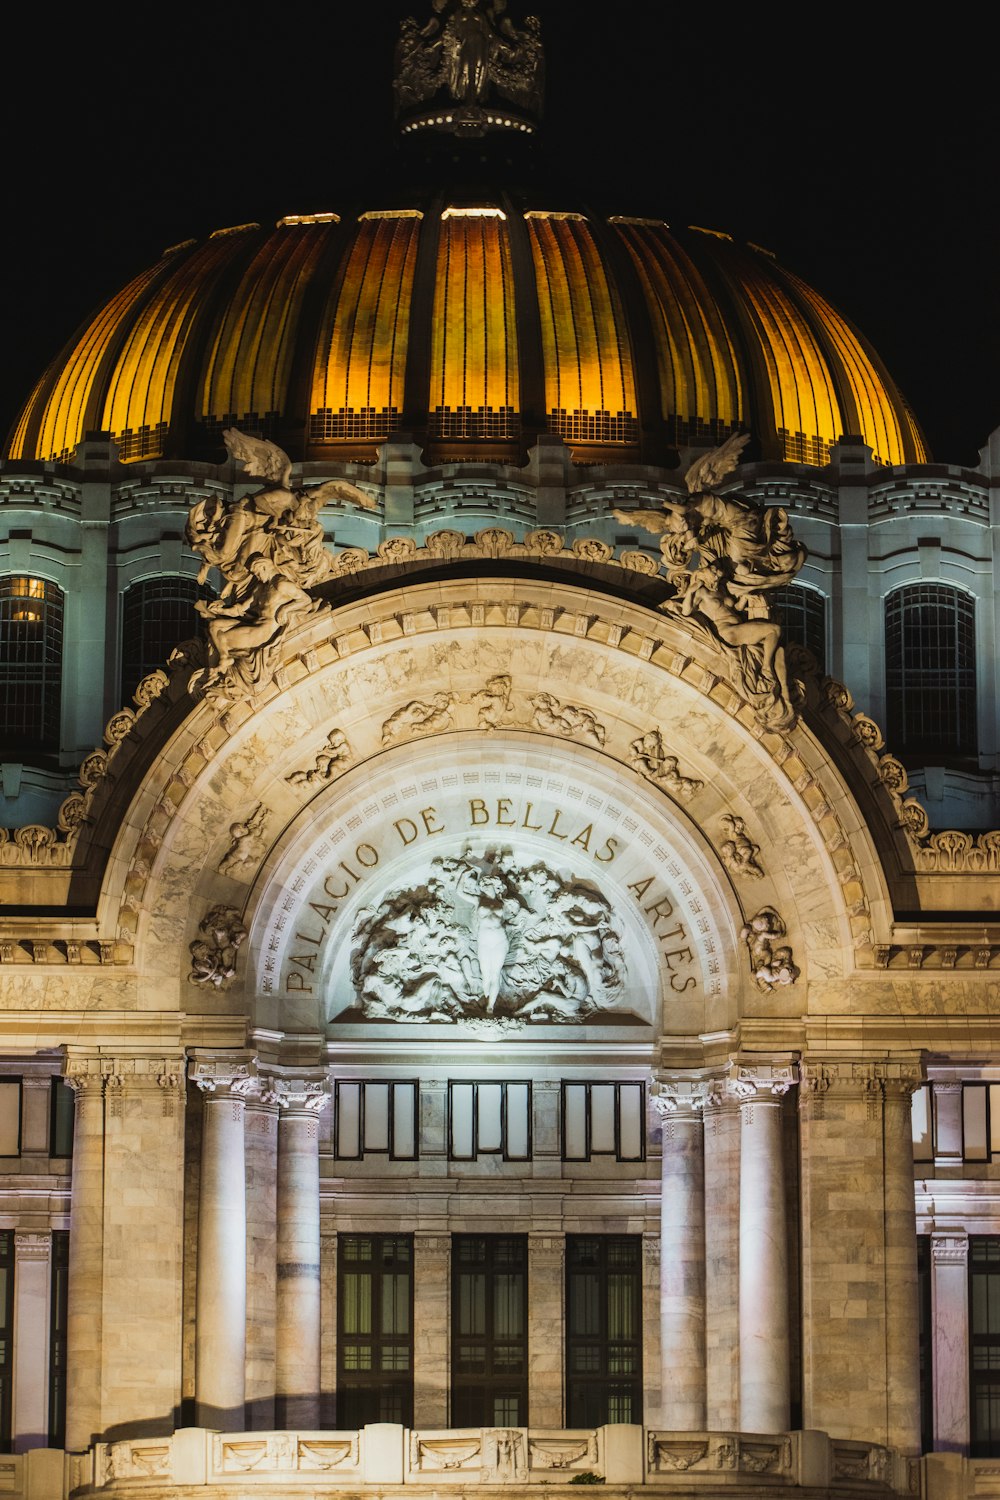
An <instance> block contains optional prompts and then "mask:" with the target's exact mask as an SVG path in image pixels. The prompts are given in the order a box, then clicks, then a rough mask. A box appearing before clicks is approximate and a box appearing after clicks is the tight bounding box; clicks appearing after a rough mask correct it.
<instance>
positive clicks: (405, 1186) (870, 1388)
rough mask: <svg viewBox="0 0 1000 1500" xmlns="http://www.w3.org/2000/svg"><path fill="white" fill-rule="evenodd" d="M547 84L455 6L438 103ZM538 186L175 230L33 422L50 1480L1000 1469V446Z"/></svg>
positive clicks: (707, 236)
mask: <svg viewBox="0 0 1000 1500" xmlns="http://www.w3.org/2000/svg"><path fill="white" fill-rule="evenodd" d="M541 70H542V60H541V52H540V41H539V31H538V28H537V26H536V25H535V24H534V23H532V22H525V24H524V26H523V27H521V26H520V25H517V24H515V23H514V22H513V21H511V20H510V18H508V17H507V16H506V12H505V9H504V7H503V6H502V5H498V4H494V5H492V6H490V7H487V6H484V5H481V4H479V3H477V0H461V3H460V4H458V5H448V4H443V5H441V6H439V7H436V8H435V15H434V17H433V18H432V20H431V21H430V22H428V23H427V24H426V25H425V26H424V27H422V28H418V27H417V26H416V23H414V24H413V25H412V26H409V27H404V30H403V33H402V35H401V38H400V48H399V56H398V58H397V74H396V77H397V85H396V100H397V107H398V111H399V117H400V124H401V128H402V130H403V132H404V134H405V135H406V136H407V137H408V138H410V140H411V143H412V142H414V141H416V142H419V143H421V149H423V144H422V143H423V142H425V141H431V143H432V146H433V142H435V141H436V140H438V139H439V138H441V139H445V140H447V141H448V142H449V143H450V144H451V143H453V142H454V139H455V138H456V137H457V138H458V139H459V141H460V140H461V138H462V137H466V138H469V139H472V140H473V141H475V142H476V143H479V144H481V143H482V142H484V141H486V142H497V141H498V142H500V143H501V145H502V148H503V150H504V151H506V150H507V149H508V147H509V146H510V143H511V142H515V143H520V144H523V143H524V141H525V140H528V139H530V137H531V136H532V134H533V132H534V130H535V125H536V122H537V113H538V104H539V97H540V88H541ZM514 180H515V179H514V178H513V177H511V178H507V179H505V183H504V187H503V190H502V191H497V190H495V187H494V186H491V185H490V184H489V183H488V182H486V183H484V184H483V185H482V187H481V189H479V190H477V191H476V192H475V193H473V192H472V191H471V190H470V189H469V187H468V185H467V184H465V185H463V186H461V187H459V186H451V185H449V183H448V182H446V181H444V180H442V185H441V187H440V189H439V190H436V191H435V192H433V193H431V192H422V193H420V194H418V193H416V192H408V190H407V188H406V186H405V184H404V185H403V186H401V187H400V189H399V191H398V193H397V194H396V195H395V198H394V200H393V202H390V203H388V205H386V204H380V205H375V206H374V207H373V208H372V207H361V208H359V207H357V206H354V207H351V206H350V205H346V204H340V205H335V207H334V208H331V210H330V211H329V212H328V213H323V214H312V215H306V216H301V215H300V216H291V217H289V218H287V219H284V220H282V221H281V222H280V223H279V224H278V225H277V226H276V227H275V228H274V229H273V230H270V229H268V230H265V229H262V228H261V227H260V226H258V225H244V226H238V227H237V228H235V229H228V230H220V231H219V232H218V233H217V234H216V235H213V236H212V237H211V238H210V239H209V240H208V241H207V242H206V243H205V244H203V245H196V244H193V243H186V244H183V245H180V246H176V247H174V248H173V249H172V250H170V251H168V252H167V253H166V254H165V255H164V257H163V259H162V260H161V261H160V262H159V263H158V264H157V265H156V266H154V267H152V268H151V269H150V270H149V271H146V272H143V273H141V274H140V275H138V276H137V277H136V278H135V280H134V281H133V282H132V283H131V284H130V285H129V286H127V287H126V288H124V289H123V290H122V292H121V293H120V294H118V295H117V296H116V297H115V298H113V299H112V300H111V301H110V302H109V303H108V304H107V305H106V306H105V307H104V308H102V309H101V310H100V311H99V312H98V313H97V314H96V315H95V316H94V318H93V319H92V320H91V321H90V322H89V323H88V324H87V325H85V327H84V328H83V329H81V330H80V332H79V333H78V334H76V335H75V336H74V338H73V339H71V340H70V342H69V344H68V345H67V346H66V348H65V349H64V350H63V351H62V353H61V354H60V355H59V357H58V358H57V359H56V360H55V361H54V363H53V364H52V365H51V366H50V368H49V369H48V371H47V372H46V373H45V375H44V376H43V377H42V379H41V380H40V382H39V384H38V386H37V387H36V389H35V390H34V391H33V392H32V393H31V395H30V396H29V398H28V399H27V401H26V403H25V406H24V410H23V412H22V414H21V416H20V418H19V420H18V422H17V423H16V425H15V428H14V430H13V432H12V434H11V436H10V438H9V440H8V444H7V449H6V456H5V458H4V460H3V462H2V469H0V620H2V622H3V623H2V637H0V682H2V684H3V690H4V691H3V705H2V734H3V743H4V750H3V755H4V765H3V777H2V791H3V797H4V802H3V807H4V817H3V819H2V822H3V824H4V828H3V831H2V832H0V897H2V903H3V908H2V913H0V1028H2V1029H0V1040H2V1048H0V1137H2V1139H0V1157H2V1161H0V1259H2V1265H3V1277H2V1279H0V1288H2V1291H3V1300H2V1302H0V1317H2V1318H3V1320H4V1322H3V1330H4V1336H3V1339H2V1341H0V1446H2V1448H3V1450H4V1452H3V1453H0V1489H3V1490H4V1491H5V1492H7V1493H11V1494H14V1495H20V1496H23V1497H26V1500H27V1497H31V1500H62V1497H64V1496H69V1495H70V1494H73V1495H80V1496H83V1495H90V1494H97V1495H104V1496H107V1497H109V1500H112V1497H115V1496H125V1495H128V1494H133V1493H135V1494H138V1493H142V1494H144V1495H147V1496H150V1497H153V1500H160V1497H164V1500H165V1497H180V1496H194V1495H201V1494H202V1493H206V1494H209V1493H210V1494H213V1495H216V1496H218V1497H219V1500H236V1497H240V1500H243V1497H245V1496H247V1495H249V1494H251V1493H254V1494H261V1495H267V1494H272V1495H279V1494H280V1495H282V1496H284V1495H302V1496H310V1497H319V1496H328V1495H333V1494H336V1493H339V1492H341V1491H345V1490H349V1491H350V1492H351V1493H355V1492H358V1493H363V1492H366V1491H371V1492H372V1493H374V1492H375V1491H378V1492H380V1493H382V1494H387V1493H388V1494H394V1495H395V1494H400V1495H401V1494H402V1493H403V1492H404V1491H405V1490H416V1491H417V1492H418V1493H419V1492H423V1493H430V1492H434V1493H435V1494H440V1493H441V1492H442V1491H443V1490H460V1491H461V1490H463V1489H465V1488H467V1487H469V1486H474V1487H476V1486H479V1485H480V1484H482V1483H488V1484H503V1485H507V1486H510V1485H514V1486H517V1487H519V1488H520V1489H522V1490H525V1489H532V1488H534V1487H535V1486H537V1485H541V1484H547V1485H562V1484H566V1483H604V1484H605V1486H607V1487H610V1488H611V1489H614V1490H616V1491H617V1492H618V1493H621V1494H624V1493H625V1491H626V1490H628V1491H634V1490H635V1488H636V1487H639V1486H641V1487H647V1488H649V1489H651V1490H657V1489H659V1490H664V1491H665V1490H674V1491H679V1490H683V1491H684V1492H685V1494H688V1493H690V1492H692V1491H703V1492H706V1493H708V1492H711V1493H717V1492H718V1491H720V1490H723V1489H725V1490H726V1491H733V1490H734V1489H735V1490H738V1491H740V1492H741V1493H743V1492H746V1493H749V1492H751V1491H758V1492H760V1491H767V1492H768V1493H771V1492H773V1491H774V1490H775V1489H776V1488H780V1489H786V1490H802V1491H810V1492H814V1493H816V1494H819V1493H823V1494H833V1493H837V1494H844V1495H846V1494H848V1493H851V1494H854V1495H858V1494H863V1493H866V1492H869V1493H875V1492H879V1493H885V1492H888V1491H892V1490H895V1491H898V1492H901V1493H905V1494H917V1493H920V1494H926V1495H928V1496H930V1497H932V1500H936V1497H938V1496H942V1497H943V1496H945V1495H948V1496H951V1495H955V1496H958V1495H965V1494H970V1495H971V1494H976V1495H985V1494H989V1493H990V1486H991V1485H995V1484H996V1477H995V1464H990V1463H989V1462H988V1459H989V1456H990V1455H995V1454H996V1453H997V1452H998V1447H1000V1374H998V1373H997V1370H998V1369H1000V1322H998V1320H997V1314H996V1312H995V1309H996V1306H997V1299H998V1297H1000V1201H998V1195H997V1191H996V1189H995V1188H994V1186H993V1184H994V1183H995V1182H998V1181H1000V1175H998V1169H997V1168H996V1167H994V1164H993V1153H994V1150H997V1151H1000V1126H997V1125H994V1123H993V1120H992V1105H993V1103H994V1101H995V1100H996V1102H997V1105H998V1113H1000V1096H998V1093H997V1091H998V1089H1000V1050H998V1049H1000V1039H998V1037H997V1034H996V1023H995V1009H996V995H997V977H996V976H997V970H998V968H1000V923H998V922H997V921H996V919H995V916H994V912H995V909H996V904H997V897H998V893H1000V833H998V832H993V831H990V830H992V829H993V828H995V827H997V825H1000V816H998V808H997V795H996V784H995V770H996V758H997V752H998V745H997V711H996V689H997V684H996V669H995V662H996V657H997V652H996V647H995V640H994V631H995V621H996V603H995V593H996V591H995V588H994V568H995V563H994V552H993V543H992V536H993V528H994V527H995V526H996V525H997V524H998V513H997V506H998V498H997V494H996V480H997V477H1000V446H998V439H997V438H996V437H994V438H993V439H991V441H990V444H989V446H988V447H987V448H986V449H985V450H984V453H983V457H982V462H981V465H980V467H979V468H978V469H977V470H966V469H960V468H957V467H949V466H947V465H944V464H935V463H932V462H931V461H930V459H929V456H928V454H927V452H926V449H925V446H924V443H923V439H922V437H921V434H920V430H919V427H918V425H917V423H916V422H915V420H914V418H913V416H912V414H911V413H910V412H909V409H908V407H907V406H906V403H905V401H904V400H903V398H902V396H901V395H900V393H899V391H898V390H897V388H896V386H895V384H894V383H893V381H892V379H891V377H890V376H889V374H888V373H887V371H886V370H885V368H884V366H883V365H882V363H881V361H880V360H879V358H878V356H877V355H876V354H875V352H874V351H873V350H872V349H871V347H870V346H869V345H868V344H867V342H866V340H865V339H864V338H863V336H862V335H861V334H860V333H858V332H857V330H856V329H854V328H853V327H852V325H851V324H850V323H849V322H848V321H847V320H846V319H845V318H844V317H843V316H842V315H841V314H840V313H839V312H837V311H836V310H835V309H834V308H832V307H831V306H830V305H829V303H827V302H826V301H825V299H823V298H822V297H821V296H820V294H819V293H817V292H815V291H813V290H812V289H811V288H809V287H806V286H805V285H804V284H803V283H802V282H801V281H800V280H798V278H796V277H794V276H793V275H792V274H791V273H790V272H788V271H786V270H784V268H782V267H781V266H780V265H778V263H777V262H775V261H774V260H773V258H772V257H770V256H769V255H768V253H767V252H765V251H762V250H761V249H760V248H759V247H756V246H741V245H738V244H736V243H735V242H734V241H732V240H731V239H730V238H729V237H728V236H727V235H721V234H717V233H710V232H708V231H704V230H697V229H690V230H676V229H668V228H667V226H666V225H665V224H663V223H660V222H659V221H652V220H648V219H645V220H636V219H631V218H629V217H627V216H626V215H624V214H623V213H621V212H614V211H602V212H600V213H598V212H596V211H594V210H591V209H587V208H586V207H585V206H572V205H571V206H567V205H566V203H565V200H564V199H562V198H561V197H558V196H552V193H551V190H549V195H548V196H547V197H546V196H544V195H543V194H542V191H541V189H538V188H537V187H534V186H525V187H523V188H522V187H515V186H513V185H512V184H513V182H514ZM390 196H392V195H390ZM626 207H627V206H626ZM741 432H743V433H749V446H747V445H746V439H745V438H741V437H739V436H738V434H740V433H741ZM224 452H225V453H226V454H227V457H226V458H225V459H223V453H224ZM843 683H847V684H848V686H843V685H842V684H843ZM123 704H124V705H126V706H124V707H123V706H122V705H123ZM95 746H96V747H97V748H95ZM947 830H953V831H947ZM954 830H957V831H954Z"/></svg>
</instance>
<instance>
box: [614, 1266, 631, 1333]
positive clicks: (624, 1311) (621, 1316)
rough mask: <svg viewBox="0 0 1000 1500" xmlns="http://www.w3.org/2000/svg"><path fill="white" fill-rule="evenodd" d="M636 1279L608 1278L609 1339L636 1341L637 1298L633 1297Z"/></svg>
mask: <svg viewBox="0 0 1000 1500" xmlns="http://www.w3.org/2000/svg"><path fill="white" fill-rule="evenodd" d="M634 1285H635V1282H634V1279H633V1277H631V1276H628V1275H624V1276H622V1275H609V1276H608V1338H609V1339H634V1338H635V1336H636V1330H635V1298H634V1297H633V1295H632V1288H633V1286H634Z"/></svg>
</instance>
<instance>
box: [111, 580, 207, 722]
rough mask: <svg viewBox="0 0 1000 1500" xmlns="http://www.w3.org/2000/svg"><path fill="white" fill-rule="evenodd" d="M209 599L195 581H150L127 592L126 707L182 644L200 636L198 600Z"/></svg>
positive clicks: (124, 624)
mask: <svg viewBox="0 0 1000 1500" xmlns="http://www.w3.org/2000/svg"><path fill="white" fill-rule="evenodd" d="M203 597H205V590H204V589H202V588H200V587H199V585H198V584H197V583H196V582H195V581H194V579H193V578H147V579H145V580H144V581H143V582H142V583H133V585H132V587H131V588H129V589H126V591H125V599H124V604H123V607H122V682H121V697H122V702H123V703H130V702H131V701H132V694H133V693H134V692H135V690H136V688H137V687H138V686H139V683H140V682H141V681H142V679H143V678H144V677H146V676H148V674H149V673H150V672H155V670H156V668H157V667H162V666H164V665H165V664H166V661H167V657H168V656H169V655H170V653H171V651H172V650H173V649H174V647H175V646H179V645H180V643H181V641H187V640H190V639H191V637H192V636H195V635H197V634H198V631H199V628H200V625H201V620H200V617H199V616H198V615H197V614H196V613H195V608H194V604H195V600H196V599H200V598H203Z"/></svg>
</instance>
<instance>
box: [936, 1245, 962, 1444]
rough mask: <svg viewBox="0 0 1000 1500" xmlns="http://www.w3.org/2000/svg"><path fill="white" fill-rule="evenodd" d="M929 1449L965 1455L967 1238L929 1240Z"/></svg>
mask: <svg viewBox="0 0 1000 1500" xmlns="http://www.w3.org/2000/svg"><path fill="white" fill-rule="evenodd" d="M931 1329H932V1336H931V1347H932V1355H931V1362H932V1368H933V1372H934V1448H935V1451H936V1452H939V1453H968V1451H969V1237H968V1235H967V1234H965V1233H964V1232H963V1233H949V1234H935V1235H932V1236H931Z"/></svg>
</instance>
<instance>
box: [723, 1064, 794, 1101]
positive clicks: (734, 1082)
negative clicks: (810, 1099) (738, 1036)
mask: <svg viewBox="0 0 1000 1500" xmlns="http://www.w3.org/2000/svg"><path fill="white" fill-rule="evenodd" d="M798 1081H799V1069H798V1064H797V1063H796V1061H795V1059H794V1058H793V1057H792V1056H791V1055H790V1054H789V1053H780V1054H775V1055H773V1056H757V1055H755V1054H753V1053H750V1054H747V1055H745V1056H741V1055H739V1054H737V1055H736V1056H734V1057H732V1058H730V1060H729V1070H728V1072H727V1073H726V1076H725V1089H726V1092H727V1093H728V1094H729V1095H730V1097H732V1098H734V1099H736V1100H738V1101H739V1103H741V1104H746V1103H749V1102H750V1101H751V1100H754V1101H757V1102H758V1103H766V1102H767V1100H768V1096H770V1098H771V1099H773V1100H775V1101H778V1100H780V1099H782V1098H783V1097H784V1095H785V1094H787V1093H788V1091H789V1089H792V1088H794V1087H795V1085H796V1084H797V1083H798Z"/></svg>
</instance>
